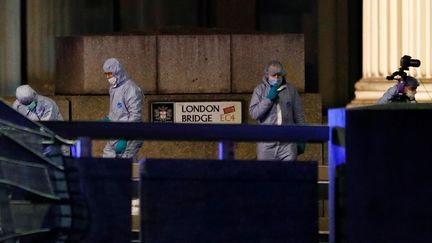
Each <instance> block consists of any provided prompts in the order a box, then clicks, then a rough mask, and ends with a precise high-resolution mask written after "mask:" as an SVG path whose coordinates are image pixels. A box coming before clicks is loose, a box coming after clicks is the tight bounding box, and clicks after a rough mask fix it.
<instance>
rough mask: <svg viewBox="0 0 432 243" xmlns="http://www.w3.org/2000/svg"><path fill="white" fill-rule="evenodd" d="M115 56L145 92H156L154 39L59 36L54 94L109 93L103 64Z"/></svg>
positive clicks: (132, 36) (143, 37)
mask: <svg viewBox="0 0 432 243" xmlns="http://www.w3.org/2000/svg"><path fill="white" fill-rule="evenodd" d="M110 57H116V58H119V59H120V61H121V62H122V64H123V66H124V68H125V70H126V72H127V73H128V74H129V76H130V78H131V79H133V80H134V81H135V82H136V83H137V84H138V85H139V86H140V87H141V88H142V89H143V91H144V92H146V93H154V92H155V91H156V37H155V36H152V35H147V36H145V35H127V36H80V37H58V38H57V58H56V94H108V89H109V85H108V82H107V81H106V79H105V77H104V75H103V70H102V65H103V63H104V61H105V60H106V59H107V58H110Z"/></svg>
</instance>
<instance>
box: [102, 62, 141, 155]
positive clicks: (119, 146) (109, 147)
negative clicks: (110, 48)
mask: <svg viewBox="0 0 432 243" xmlns="http://www.w3.org/2000/svg"><path fill="white" fill-rule="evenodd" d="M103 71H104V74H105V78H106V79H107V81H108V83H109V85H110V88H109V94H110V108H109V114H108V116H106V117H105V118H104V119H103V120H104V121H109V122H142V106H143V99H144V95H143V92H142V91H141V88H140V87H138V85H137V84H136V83H135V82H134V81H133V80H132V79H130V78H129V77H128V75H127V73H126V71H125V70H124V69H123V66H122V64H121V63H120V61H119V60H118V59H116V58H109V59H107V60H106V61H105V63H104V64H103ZM142 144H143V142H142V141H138V140H129V141H127V140H124V139H116V140H110V141H108V143H107V144H106V145H105V148H104V150H103V157H104V158H133V159H134V160H137V154H138V151H139V149H140V148H141V146H142Z"/></svg>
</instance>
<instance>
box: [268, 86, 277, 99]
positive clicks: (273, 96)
mask: <svg viewBox="0 0 432 243" xmlns="http://www.w3.org/2000/svg"><path fill="white" fill-rule="evenodd" d="M277 89H278V85H273V86H272V87H271V89H270V91H269V93H268V94H267V96H266V97H267V98H268V99H271V100H272V101H275V100H276V99H277V97H278V95H279V92H278V91H277Z"/></svg>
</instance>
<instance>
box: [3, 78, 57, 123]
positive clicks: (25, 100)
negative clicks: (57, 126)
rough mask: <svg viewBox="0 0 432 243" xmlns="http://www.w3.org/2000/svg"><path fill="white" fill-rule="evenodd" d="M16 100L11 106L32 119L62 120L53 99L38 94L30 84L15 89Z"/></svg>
mask: <svg viewBox="0 0 432 243" xmlns="http://www.w3.org/2000/svg"><path fill="white" fill-rule="evenodd" d="M15 95H16V100H15V101H14V103H13V104H12V107H13V108H14V109H15V110H16V111H18V112H19V113H21V114H23V115H24V116H26V117H27V118H28V119H30V120H33V121H63V116H62V115H61V114H60V110H59V108H58V106H57V104H56V103H55V102H54V100H52V99H50V98H48V97H45V96H43V95H40V94H38V93H36V91H34V90H33V89H32V88H31V87H30V85H27V84H25V85H21V86H19V87H18V88H17V89H16V93H15Z"/></svg>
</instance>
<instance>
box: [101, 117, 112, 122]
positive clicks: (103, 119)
mask: <svg viewBox="0 0 432 243" xmlns="http://www.w3.org/2000/svg"><path fill="white" fill-rule="evenodd" d="M101 121H103V122H109V121H110V120H109V117H107V116H106V117H104V118H102V120H101Z"/></svg>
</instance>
